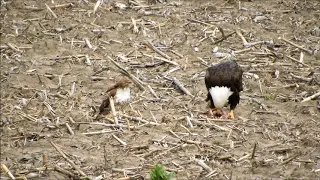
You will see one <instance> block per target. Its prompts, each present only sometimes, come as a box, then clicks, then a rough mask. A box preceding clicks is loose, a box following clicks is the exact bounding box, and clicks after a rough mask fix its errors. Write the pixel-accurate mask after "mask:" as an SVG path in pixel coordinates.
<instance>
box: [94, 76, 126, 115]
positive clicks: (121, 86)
mask: <svg viewBox="0 0 320 180" xmlns="http://www.w3.org/2000/svg"><path fill="white" fill-rule="evenodd" d="M131 83H132V82H131V81H130V80H129V79H128V78H126V77H122V78H120V79H118V80H116V83H115V84H114V85H113V86H111V87H109V88H108V90H107V92H106V98H105V99H104V100H103V101H102V103H101V105H100V108H99V114H101V113H102V112H103V111H104V110H105V108H108V107H109V104H110V101H109V99H110V97H112V98H113V99H114V102H115V103H127V102H129V101H130V99H131V92H130V85H131Z"/></svg>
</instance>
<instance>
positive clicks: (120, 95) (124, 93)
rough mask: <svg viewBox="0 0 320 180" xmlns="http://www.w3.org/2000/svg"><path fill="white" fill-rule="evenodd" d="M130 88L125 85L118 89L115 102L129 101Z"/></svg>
mask: <svg viewBox="0 0 320 180" xmlns="http://www.w3.org/2000/svg"><path fill="white" fill-rule="evenodd" d="M130 98H131V97H130V88H129V87H126V88H124V89H118V90H117V93H116V95H115V102H116V103H125V102H128V101H130Z"/></svg>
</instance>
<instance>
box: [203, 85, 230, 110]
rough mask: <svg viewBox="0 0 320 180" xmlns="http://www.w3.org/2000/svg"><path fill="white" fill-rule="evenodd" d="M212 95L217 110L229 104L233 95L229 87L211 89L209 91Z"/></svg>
mask: <svg viewBox="0 0 320 180" xmlns="http://www.w3.org/2000/svg"><path fill="white" fill-rule="evenodd" d="M209 92H210V95H211V97H212V100H213V103H214V106H215V107H216V108H222V107H224V106H225V105H226V104H227V103H228V98H229V96H231V95H232V94H233V92H232V91H231V89H230V88H228V87H225V86H223V87H219V86H215V87H211V88H210V89H209Z"/></svg>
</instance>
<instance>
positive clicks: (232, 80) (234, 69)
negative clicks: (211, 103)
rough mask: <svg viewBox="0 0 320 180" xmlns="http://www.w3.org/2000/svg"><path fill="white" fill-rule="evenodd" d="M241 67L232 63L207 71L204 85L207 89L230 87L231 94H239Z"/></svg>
mask: <svg viewBox="0 0 320 180" xmlns="http://www.w3.org/2000/svg"><path fill="white" fill-rule="evenodd" d="M242 74H243V71H242V69H241V67H240V66H239V65H238V64H237V63H236V62H234V61H230V62H224V63H220V64H218V65H214V66H211V67H209V68H208V69H207V72H206V75H205V84H206V87H207V89H209V88H210V87H215V86H226V87H230V88H231V91H233V92H240V91H242V90H243V87H242Z"/></svg>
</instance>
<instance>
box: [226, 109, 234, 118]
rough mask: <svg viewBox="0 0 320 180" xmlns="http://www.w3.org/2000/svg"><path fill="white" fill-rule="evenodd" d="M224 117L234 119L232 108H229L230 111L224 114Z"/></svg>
mask: <svg viewBox="0 0 320 180" xmlns="http://www.w3.org/2000/svg"><path fill="white" fill-rule="evenodd" d="M226 118H228V119H234V114H233V110H231V111H230V112H229V113H228V114H227V115H226Z"/></svg>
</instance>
